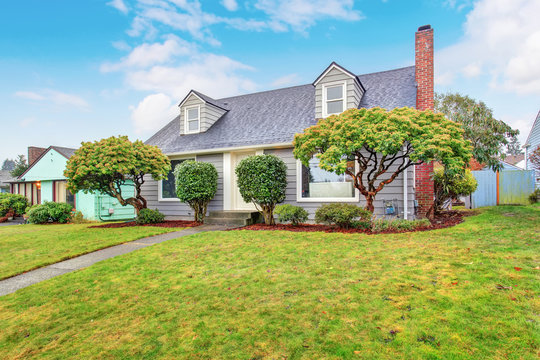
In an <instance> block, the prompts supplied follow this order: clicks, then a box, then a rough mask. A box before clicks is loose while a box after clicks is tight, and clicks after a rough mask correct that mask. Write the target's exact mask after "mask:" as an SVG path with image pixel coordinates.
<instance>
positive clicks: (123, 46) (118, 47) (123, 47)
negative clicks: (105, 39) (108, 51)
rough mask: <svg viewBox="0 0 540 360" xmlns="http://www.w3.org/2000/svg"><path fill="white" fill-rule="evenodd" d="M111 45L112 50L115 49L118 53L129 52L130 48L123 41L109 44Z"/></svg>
mask: <svg viewBox="0 0 540 360" xmlns="http://www.w3.org/2000/svg"><path fill="white" fill-rule="evenodd" d="M111 45H112V46H113V48H115V49H116V50H120V51H129V50H131V46H129V45H128V43H126V42H125V41H123V40H120V41H113V42H112V43H111Z"/></svg>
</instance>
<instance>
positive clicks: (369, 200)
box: [366, 195, 375, 212]
mask: <svg viewBox="0 0 540 360" xmlns="http://www.w3.org/2000/svg"><path fill="white" fill-rule="evenodd" d="M373 200H374V196H373V195H367V196H366V209H367V210H369V211H371V212H374V211H375V207H374V206H373Z"/></svg>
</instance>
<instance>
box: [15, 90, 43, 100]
mask: <svg viewBox="0 0 540 360" xmlns="http://www.w3.org/2000/svg"><path fill="white" fill-rule="evenodd" d="M15 96H17V97H20V98H23V99H28V100H37V101H41V100H45V96H43V95H40V94H37V93H35V92H32V91H17V92H16V93H15Z"/></svg>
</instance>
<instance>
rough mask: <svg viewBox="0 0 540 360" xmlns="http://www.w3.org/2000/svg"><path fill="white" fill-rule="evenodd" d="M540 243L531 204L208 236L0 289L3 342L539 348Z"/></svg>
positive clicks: (88, 347) (44, 349)
mask: <svg viewBox="0 0 540 360" xmlns="http://www.w3.org/2000/svg"><path fill="white" fill-rule="evenodd" d="M539 240H540V207H538V206H535V207H533V206H527V207H525V206H519V207H518V206H516V207H499V208H490V209H486V210H485V211H484V212H483V213H482V214H480V215H477V216H474V217H470V218H467V220H466V222H465V223H464V224H460V225H458V226H457V227H454V228H447V229H442V230H436V231H430V232H421V233H404V234H398V235H370V236H369V235H364V234H336V233H334V234H327V233H303V234H302V233H293V232H263V231H253V232H250V231H231V232H214V233H200V234H196V235H193V236H189V237H184V238H181V239H177V240H171V241H168V242H165V243H162V244H159V245H155V246H152V247H149V248H145V249H142V250H139V251H136V252H133V253H130V254H127V255H124V256H121V257H117V258H114V259H110V260H106V261H103V262H100V263H98V264H95V265H93V266H91V267H89V268H87V269H84V270H81V271H77V272H74V273H70V274H66V275H63V276H60V277H57V278H54V279H52V280H49V281H46V282H44V283H41V284H38V285H35V286H31V287H29V288H26V289H22V290H20V291H18V292H16V293H14V294H11V295H8V296H5V297H1V298H0V353H2V354H4V356H3V358H6V359H13V358H25V359H28V358H39V359H72V358H81V359H155V358H161V359H184V358H186V359H404V358H406V359H537V356H538V351H539V343H540V339H539V337H540V327H539V321H540V318H539V314H540V282H539V275H540V270H538V266H539V265H540V246H539ZM498 285H501V286H502V287H504V288H502V289H498V288H497V287H498ZM506 287H508V289H505V288H506Z"/></svg>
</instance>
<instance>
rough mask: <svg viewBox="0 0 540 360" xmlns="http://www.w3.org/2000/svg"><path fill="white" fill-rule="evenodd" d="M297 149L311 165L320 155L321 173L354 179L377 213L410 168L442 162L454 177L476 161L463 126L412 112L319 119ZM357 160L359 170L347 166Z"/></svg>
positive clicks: (429, 113)
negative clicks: (381, 196) (387, 191)
mask: <svg viewBox="0 0 540 360" xmlns="http://www.w3.org/2000/svg"><path fill="white" fill-rule="evenodd" d="M293 144H294V156H295V157H296V158H297V159H299V160H300V161H301V162H302V163H303V164H304V165H305V166H308V165H309V163H308V162H309V160H310V159H311V158H312V156H314V155H315V156H316V157H317V158H318V159H319V167H320V168H321V169H323V170H326V171H332V172H335V173H337V174H347V175H349V176H350V177H351V178H352V180H353V184H354V186H355V188H356V189H358V191H359V192H360V194H362V195H363V196H364V197H365V199H366V208H367V209H368V210H369V211H372V212H373V210H374V206H373V201H374V200H375V196H376V195H377V193H379V192H380V191H381V190H382V189H383V188H384V187H385V186H386V185H388V184H390V183H391V182H392V181H394V180H395V179H396V178H397V177H398V175H399V174H401V173H402V172H403V171H404V170H405V169H407V168H409V167H411V166H414V165H418V164H420V163H422V162H430V161H434V160H436V161H439V162H441V163H442V164H443V165H444V166H445V167H446V169H447V171H448V172H449V173H451V174H452V173H461V172H462V171H463V169H464V168H465V166H466V164H467V163H468V161H469V158H470V156H471V149H470V144H469V142H468V141H466V140H465V139H464V138H463V130H462V129H461V125H460V124H458V123H456V122H453V121H450V120H448V119H446V118H445V117H444V115H443V114H440V113H439V114H435V113H433V112H432V111H430V110H425V111H419V110H415V109H411V108H396V109H394V110H392V111H387V110H385V109H381V108H378V107H377V108H372V109H349V110H347V111H345V112H343V113H341V114H339V115H332V116H329V117H327V118H326V119H321V120H319V122H318V123H317V125H314V126H311V127H309V128H307V129H306V130H304V133H303V134H297V135H296V136H295V138H294V141H293ZM351 161H355V162H356V163H357V166H356V169H355V168H352V167H348V166H347V163H348V162H351Z"/></svg>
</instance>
